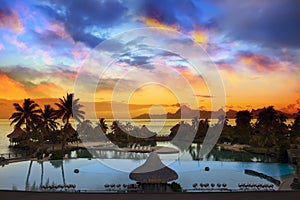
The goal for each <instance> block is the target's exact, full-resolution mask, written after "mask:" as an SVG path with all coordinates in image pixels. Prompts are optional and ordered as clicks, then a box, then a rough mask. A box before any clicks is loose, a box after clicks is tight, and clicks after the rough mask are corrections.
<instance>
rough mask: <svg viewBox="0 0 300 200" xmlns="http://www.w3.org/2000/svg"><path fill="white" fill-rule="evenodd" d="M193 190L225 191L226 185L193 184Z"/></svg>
mask: <svg viewBox="0 0 300 200" xmlns="http://www.w3.org/2000/svg"><path fill="white" fill-rule="evenodd" d="M192 186H193V188H194V189H195V190H200V189H227V184H226V183H216V184H215V183H210V184H209V183H199V185H198V183H194V184H193V185H192Z"/></svg>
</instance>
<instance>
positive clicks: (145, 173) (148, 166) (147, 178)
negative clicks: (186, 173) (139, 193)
mask: <svg viewBox="0 0 300 200" xmlns="http://www.w3.org/2000/svg"><path fill="white" fill-rule="evenodd" d="M129 178H130V179H132V180H135V181H137V182H140V183H142V184H143V183H145V184H156V183H167V182H169V181H173V180H176V179H177V178H178V175H177V173H176V172H175V171H174V170H172V169H170V168H169V167H167V166H165V165H164V164H163V163H162V162H161V160H160V158H159V157H158V155H157V153H156V152H151V153H150V155H149V157H148V158H147V160H146V162H145V163H144V164H143V165H141V166H139V167H138V168H136V169H135V170H133V171H132V172H131V173H130V175H129Z"/></svg>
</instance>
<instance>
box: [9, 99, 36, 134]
mask: <svg viewBox="0 0 300 200" xmlns="http://www.w3.org/2000/svg"><path fill="white" fill-rule="evenodd" d="M13 105H14V107H15V109H16V112H15V113H13V114H12V115H11V117H10V118H9V119H12V122H11V123H10V125H12V124H15V126H18V127H20V126H21V125H23V124H24V125H25V126H26V131H27V132H30V131H33V130H34V129H35V125H36V124H37V122H38V120H39V118H40V116H39V114H40V112H41V111H40V109H38V107H39V105H38V104H36V103H35V102H34V101H32V100H31V99H29V98H28V99H24V102H23V105H22V106H21V105H20V104H18V103H14V104H13Z"/></svg>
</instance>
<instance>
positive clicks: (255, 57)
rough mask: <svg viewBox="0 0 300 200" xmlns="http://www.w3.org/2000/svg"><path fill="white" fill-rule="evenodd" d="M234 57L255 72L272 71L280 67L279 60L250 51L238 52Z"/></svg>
mask: <svg viewBox="0 0 300 200" xmlns="http://www.w3.org/2000/svg"><path fill="white" fill-rule="evenodd" d="M236 57H237V59H238V60H239V61H240V62H241V63H243V64H245V65H246V66H247V67H248V68H249V69H251V70H252V71H255V72H274V71H279V70H281V69H282V65H281V63H280V62H279V61H276V60H274V59H271V58H269V57H268V56H265V55H259V54H255V53H252V52H250V51H243V52H239V53H238V54H237V56H236Z"/></svg>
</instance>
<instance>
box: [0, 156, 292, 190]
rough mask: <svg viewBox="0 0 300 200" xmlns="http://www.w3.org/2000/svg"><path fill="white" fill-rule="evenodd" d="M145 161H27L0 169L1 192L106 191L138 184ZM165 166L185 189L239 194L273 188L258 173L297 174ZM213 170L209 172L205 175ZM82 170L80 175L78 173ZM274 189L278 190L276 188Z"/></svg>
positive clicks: (231, 166)
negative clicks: (220, 186)
mask: <svg viewBox="0 0 300 200" xmlns="http://www.w3.org/2000/svg"><path fill="white" fill-rule="evenodd" d="M144 162H145V159H140V160H138V159H90V160H89V159H84V158H81V159H71V160H63V161H62V160H60V161H43V162H39V161H25V162H19V163H11V164H9V165H5V166H2V167H1V168H0V180H1V181H0V189H2V190H30V191H39V190H41V189H40V186H42V185H59V184H62V185H66V184H76V190H81V191H84V190H87V191H104V190H105V189H106V188H105V187H104V185H105V184H121V185H122V184H134V183H135V181H132V180H130V179H129V173H130V172H131V171H132V170H134V169H135V168H136V167H138V166H140V165H142V164H143V163H144ZM162 162H163V163H164V164H165V165H167V166H168V167H170V168H171V169H173V170H175V171H176V172H177V173H178V176H179V178H178V179H177V180H175V182H177V183H179V184H180V185H181V186H182V188H183V189H187V190H188V189H192V185H193V184H194V183H197V184H200V183H215V184H217V183H226V185H227V188H230V189H233V190H236V189H238V188H239V187H238V184H239V183H251V184H271V183H270V182H269V181H267V180H265V179H261V178H259V177H255V176H250V175H247V174H245V173H244V170H245V169H250V170H254V171H257V172H260V173H263V174H266V175H268V176H272V177H275V178H277V179H280V178H281V177H283V176H285V175H289V174H291V173H293V171H294V169H293V168H292V166H290V165H288V164H279V163H256V162H222V161H191V160H175V161H174V160H166V159H163V160H162ZM205 167H209V169H210V170H209V171H205ZM74 169H78V170H79V173H74ZM274 189H277V187H275V188H274Z"/></svg>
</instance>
